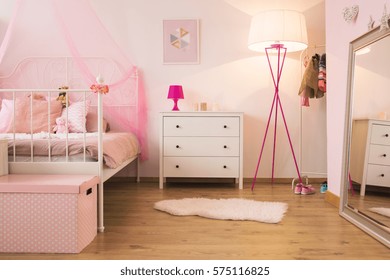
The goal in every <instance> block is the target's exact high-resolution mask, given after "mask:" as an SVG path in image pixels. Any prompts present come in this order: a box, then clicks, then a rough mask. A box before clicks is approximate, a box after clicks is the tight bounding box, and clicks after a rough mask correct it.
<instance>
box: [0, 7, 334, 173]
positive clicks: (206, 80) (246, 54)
mask: <svg viewBox="0 0 390 280" xmlns="http://www.w3.org/2000/svg"><path fill="white" fill-rule="evenodd" d="M14 1H15V0H2V1H1V6H2V8H1V10H0V38H2V36H3V35H4V31H5V27H4V25H6V24H7V23H8V20H9V18H10V15H11V11H12V9H11V8H12V6H13V3H14ZM91 3H92V5H93V7H94V8H95V9H96V11H97V13H98V15H99V17H100V18H101V19H102V21H103V23H104V24H105V25H106V27H107V29H108V30H109V31H110V32H111V33H112V35H113V37H114V39H115V40H116V41H117V42H118V44H119V45H120V46H122V47H123V49H124V51H125V52H126V53H128V55H129V56H130V57H131V58H132V59H133V60H134V61H135V63H136V64H137V65H138V66H139V68H140V69H141V71H142V73H143V75H144V81H145V88H146V94H147V102H148V116H149V124H148V133H149V149H150V152H149V154H150V158H149V160H147V161H145V162H143V163H142V169H141V176H146V177H157V176H158V141H159V139H158V132H159V122H158V118H159V112H161V111H167V110H170V109H171V107H172V102H171V101H170V100H167V99H166V95H167V89H168V86H169V85H170V84H173V83H175V84H177V83H178V84H182V85H183V87H184V90H185V99H184V100H181V101H180V102H179V107H180V108H181V109H182V110H192V105H193V103H194V102H201V101H205V102H208V103H214V102H216V103H218V104H219V107H220V108H221V109H222V110H232V111H243V112H244V113H245V121H244V130H245V135H244V176H245V177H249V178H251V177H253V175H254V170H255V166H256V163H257V158H258V154H259V151H260V145H261V141H262V138H263V135H264V130H265V123H266V120H267V118H268V114H269V109H270V106H271V102H272V98H273V92H274V89H273V84H272V80H271V77H270V73H269V69H268V64H267V62H266V57H265V56H264V55H259V54H256V53H253V52H251V51H249V50H248V49H247V46H246V45H247V35H248V31H249V24H250V16H249V15H247V14H245V13H243V12H241V11H239V10H237V9H235V8H233V7H232V6H230V5H229V4H227V3H226V2H225V1H223V0H186V1H183V0H164V1H160V0H115V1H111V0H91ZM324 6H325V4H324V3H321V4H319V5H317V6H314V7H312V8H311V9H310V10H308V11H305V14H306V17H307V21H308V29H309V41H310V45H312V46H313V45H323V44H324V43H325V42H324V37H325V36H324V33H325V31H324V23H323V22H322V24H321V21H320V23H319V24H314V23H313V22H314V21H315V20H318V17H317V18H313V17H312V14H313V13H312V12H313V11H316V12H317V13H316V14H318V10H320V11H322V10H323V9H324ZM32 12H35V13H36V14H37V16H39V11H32ZM320 14H321V16H324V14H323V13H320ZM177 18H197V19H199V20H200V44H201V49H200V56H201V57H200V60H201V63H200V64H199V65H163V64H162V21H163V19H177ZM320 19H321V17H320ZM323 19H324V18H323ZM312 23H313V24H312ZM316 51H319V52H323V51H324V50H323V49H314V48H310V49H309V51H308V54H309V55H312V54H314V52H316ZM303 70H304V69H303V67H302V65H301V63H300V53H292V54H288V55H287V58H286V62H285V66H284V70H283V76H282V80H281V84H280V96H281V100H282V103H283V108H284V112H285V116H286V119H287V123H288V125H289V130H290V134H291V137H292V141H293V144H294V147H295V153H296V155H297V156H298V157H299V155H300V151H299V147H298V146H299V145H298V143H299V136H300V130H299V127H300V123H299V116H300V106H299V104H300V99H299V97H298V89H299V86H300V82H301V76H302V73H303ZM325 111H326V101H325V98H324V99H319V100H312V101H311V107H310V108H304V110H303V116H304V117H303V119H304V121H303V128H304V129H303V136H304V137H303V138H302V139H303V147H304V151H303V152H302V154H303V159H302V170H304V171H315V172H322V173H324V172H326V169H327V166H326V119H325ZM269 135H270V136H271V135H272V130H270V134H269ZM271 158H272V138H271V137H269V138H268V142H267V146H266V149H265V152H264V154H263V159H262V164H261V166H260V171H259V174H258V177H270V176H271ZM275 170H276V171H275V176H276V177H296V172H295V167H294V163H293V160H292V156H291V152H290V148H289V145H288V142H287V137H286V133H285V131H284V127H283V123H282V122H281V119H280V118H279V126H278V143H277V154H276V166H275Z"/></svg>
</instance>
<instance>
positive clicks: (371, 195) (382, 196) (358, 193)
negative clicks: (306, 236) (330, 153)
mask: <svg viewBox="0 0 390 280" xmlns="http://www.w3.org/2000/svg"><path fill="white" fill-rule="evenodd" d="M377 32H378V33H379V31H377ZM389 50H390V36H386V37H383V38H381V39H380V40H376V41H373V42H369V43H368V44H367V45H365V46H363V47H361V48H359V49H358V50H354V64H353V65H352V77H353V78H352V81H350V82H351V83H352V84H351V102H350V105H351V106H352V107H351V108H350V109H351V110H350V112H351V114H352V115H351V122H352V124H351V129H352V132H351V136H350V137H351V138H350V141H351V146H350V158H349V162H350V166H349V172H350V174H349V175H350V177H349V182H348V183H349V186H348V187H349V191H348V197H347V204H348V206H350V207H351V208H352V209H354V210H358V211H357V212H359V213H361V214H362V215H363V216H366V217H368V218H370V219H372V220H373V221H375V222H377V223H378V225H379V226H383V227H384V228H386V227H387V229H389V228H390V71H389V67H390V52H389ZM389 231H390V230H389Z"/></svg>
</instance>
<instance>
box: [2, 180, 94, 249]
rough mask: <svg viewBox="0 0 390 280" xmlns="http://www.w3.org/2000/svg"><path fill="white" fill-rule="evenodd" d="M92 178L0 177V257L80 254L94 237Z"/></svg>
mask: <svg viewBox="0 0 390 280" xmlns="http://www.w3.org/2000/svg"><path fill="white" fill-rule="evenodd" d="M98 182H99V180H98V177H96V176H92V175H35V174H34V175H30V174H29V175H27V174H26V175H24V174H9V175H4V176H0V252H12V253H79V252H81V250H83V249H84V248H85V247H86V246H87V245H88V244H89V243H90V242H91V241H92V240H93V239H94V238H95V236H96V234H97V184H98Z"/></svg>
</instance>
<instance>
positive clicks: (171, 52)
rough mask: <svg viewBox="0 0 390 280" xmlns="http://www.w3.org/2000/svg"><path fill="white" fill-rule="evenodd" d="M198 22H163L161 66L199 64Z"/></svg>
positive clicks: (180, 20) (179, 20) (170, 20)
mask: <svg viewBox="0 0 390 280" xmlns="http://www.w3.org/2000/svg"><path fill="white" fill-rule="evenodd" d="M199 45H200V44H199V20H198V19H168V20H163V64H199V61H200V60H199Z"/></svg>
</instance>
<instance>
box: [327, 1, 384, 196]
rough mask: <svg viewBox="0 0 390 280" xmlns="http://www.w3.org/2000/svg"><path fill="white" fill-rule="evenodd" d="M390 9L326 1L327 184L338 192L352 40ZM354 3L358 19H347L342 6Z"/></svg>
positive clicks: (376, 3) (378, 4)
mask: <svg viewBox="0 0 390 280" xmlns="http://www.w3.org/2000/svg"><path fill="white" fill-rule="evenodd" d="M385 3H387V7H388V9H387V11H388V12H389V11H390V1H388V0H387V1H382V0H372V1H365V0H358V1H350V0H339V1H325V7H326V45H327V48H326V50H327V88H328V96H327V108H330V109H329V110H328V114H327V133H328V135H327V141H328V156H327V158H328V187H329V191H330V192H332V193H333V194H335V195H337V196H339V195H340V189H341V186H342V174H341V172H342V156H343V139H344V125H345V112H346V108H345V106H346V94H347V75H348V73H347V72H348V51H349V42H350V41H352V40H353V39H355V38H357V37H359V36H361V35H363V34H364V33H366V32H367V31H368V28H367V26H368V23H369V19H370V16H372V17H373V19H374V20H375V26H378V25H379V21H380V18H381V16H382V14H383V9H384V4H385ZM353 4H357V5H359V14H358V17H357V19H356V21H355V22H352V23H347V22H345V21H344V19H343V16H342V10H343V9H344V8H345V7H350V6H352V5H353Z"/></svg>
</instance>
